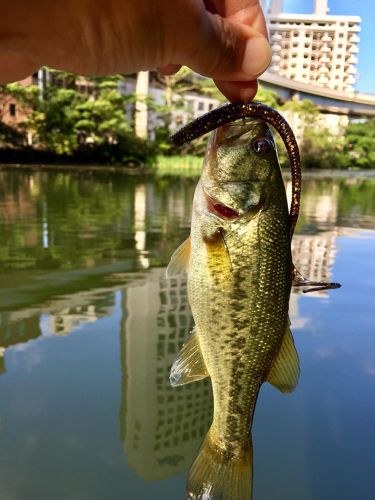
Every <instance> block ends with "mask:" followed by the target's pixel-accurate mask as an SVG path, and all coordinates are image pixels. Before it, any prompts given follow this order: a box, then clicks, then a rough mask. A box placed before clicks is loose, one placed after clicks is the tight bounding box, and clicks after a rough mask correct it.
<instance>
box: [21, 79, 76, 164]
mask: <svg viewBox="0 0 375 500" xmlns="http://www.w3.org/2000/svg"><path fill="white" fill-rule="evenodd" d="M83 101H84V96H83V95H81V94H79V93H78V92H77V91H76V90H74V89H66V88H59V87H55V86H54V85H51V86H49V87H48V88H47V90H46V92H45V98H44V99H43V100H40V101H39V102H38V104H37V105H36V106H35V107H34V111H33V113H32V115H31V118H30V125H31V127H32V128H33V130H34V131H35V133H36V136H37V141H38V142H39V144H41V145H42V147H44V148H48V149H51V150H52V151H53V152H54V153H56V154H68V155H71V154H73V152H74V150H75V149H77V146H78V136H77V134H76V133H75V124H76V122H77V121H78V120H79V117H80V113H79V109H78V106H79V105H80V104H82V103H83Z"/></svg>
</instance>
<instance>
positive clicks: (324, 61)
mask: <svg viewBox="0 0 375 500" xmlns="http://www.w3.org/2000/svg"><path fill="white" fill-rule="evenodd" d="M329 62H331V59H330V58H329V57H327V56H322V57H321V58H320V59H319V63H320V64H327V63H329Z"/></svg>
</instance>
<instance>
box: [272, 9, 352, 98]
mask: <svg viewBox="0 0 375 500" xmlns="http://www.w3.org/2000/svg"><path fill="white" fill-rule="evenodd" d="M328 10H329V9H328V0H315V8H314V13H313V14H285V13H282V1H281V0H271V2H270V5H269V8H268V15H267V22H268V30H269V35H270V42H271V45H272V52H273V57H272V63H271V66H270V71H271V72H273V73H277V74H278V75H280V76H284V77H286V78H291V79H294V80H298V81H301V82H305V83H311V84H312V85H319V86H323V87H327V88H330V89H332V90H338V91H345V92H351V91H353V88H354V87H353V85H354V84H355V82H356V81H357V69H356V64H357V62H358V58H357V55H358V52H359V49H358V43H359V40H360V39H359V36H358V33H359V31H360V29H361V28H360V22H361V18H360V17H358V16H331V15H328V14H327V12H328Z"/></svg>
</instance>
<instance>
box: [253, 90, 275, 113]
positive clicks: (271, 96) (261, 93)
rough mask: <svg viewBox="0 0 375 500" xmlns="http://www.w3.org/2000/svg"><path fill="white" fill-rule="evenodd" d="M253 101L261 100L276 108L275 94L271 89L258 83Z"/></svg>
mask: <svg viewBox="0 0 375 500" xmlns="http://www.w3.org/2000/svg"><path fill="white" fill-rule="evenodd" d="M255 101H259V102H263V103H264V104H267V106H270V107H271V108H277V105H278V103H277V94H276V92H274V91H273V90H268V89H265V88H264V87H262V86H261V85H259V87H258V92H257V94H256V96H255Z"/></svg>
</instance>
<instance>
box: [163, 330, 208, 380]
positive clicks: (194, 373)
mask: <svg viewBox="0 0 375 500" xmlns="http://www.w3.org/2000/svg"><path fill="white" fill-rule="evenodd" d="M206 377H208V371H207V368H206V365H205V363H204V359H203V356H202V353H201V350H200V347H199V340H198V336H197V333H196V330H195V328H194V329H193V331H192V334H191V336H190V337H189V338H188V339H187V341H186V342H185V343H184V345H183V346H182V349H181V351H180V352H179V353H178V356H177V358H176V359H175V361H174V363H173V365H172V368H171V373H170V376H169V380H170V382H171V385H173V386H177V385H185V384H190V382H195V381H196V380H201V379H202V378H206Z"/></svg>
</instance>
